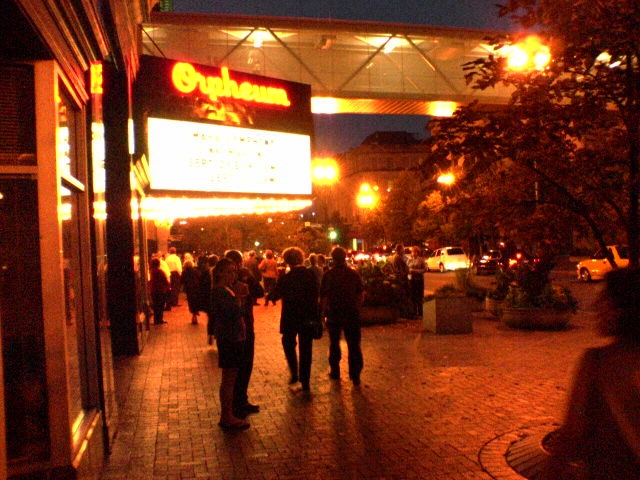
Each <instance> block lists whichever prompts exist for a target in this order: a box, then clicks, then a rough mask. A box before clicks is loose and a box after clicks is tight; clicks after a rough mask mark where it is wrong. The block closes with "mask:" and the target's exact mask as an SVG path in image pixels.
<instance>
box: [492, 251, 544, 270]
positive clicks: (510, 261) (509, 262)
mask: <svg viewBox="0 0 640 480" xmlns="http://www.w3.org/2000/svg"><path fill="white" fill-rule="evenodd" d="M539 261H540V258H539V257H535V256H533V255H529V254H528V253H526V252H524V251H523V250H516V251H515V252H513V253H512V254H511V256H509V257H508V258H502V259H501V262H502V265H503V266H504V267H505V268H511V269H516V268H518V266H521V265H530V266H532V267H533V266H535V264H536V263H538V262H539Z"/></svg>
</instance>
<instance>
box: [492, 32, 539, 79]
mask: <svg viewBox="0 0 640 480" xmlns="http://www.w3.org/2000/svg"><path fill="white" fill-rule="evenodd" d="M500 53H501V54H502V55H504V56H505V57H506V59H507V68H508V69H509V70H514V71H518V72H522V71H527V70H538V71H542V70H544V69H545V68H546V67H547V65H549V62H550V61H551V52H550V50H549V47H548V46H546V45H543V44H542V42H541V41H540V39H539V38H538V37H536V36H535V35H531V36H529V37H527V38H526V39H525V40H524V41H523V42H520V43H515V44H513V45H506V46H504V47H502V48H501V49H500Z"/></svg>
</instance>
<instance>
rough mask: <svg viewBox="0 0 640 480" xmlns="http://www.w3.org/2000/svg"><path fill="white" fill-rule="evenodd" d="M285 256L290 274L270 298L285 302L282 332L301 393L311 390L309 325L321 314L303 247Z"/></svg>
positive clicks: (295, 382)
mask: <svg viewBox="0 0 640 480" xmlns="http://www.w3.org/2000/svg"><path fill="white" fill-rule="evenodd" d="M282 257H283V259H284V261H285V263H286V264H287V265H288V266H289V271H288V272H287V273H285V274H284V275H283V276H282V277H281V278H280V279H279V280H278V282H277V283H276V286H275V287H274V289H273V290H272V291H271V294H270V295H271V296H272V297H273V298H274V299H275V300H279V299H282V312H281V314H280V333H281V334H282V348H283V350H284V355H285V358H286V360H287V365H288V366H289V372H290V374H291V377H290V379H289V384H290V385H292V388H293V389H296V388H297V386H295V385H296V384H297V383H298V381H299V382H300V384H301V388H302V390H303V391H309V390H310V383H309V382H310V379H311V361H312V356H313V350H312V347H313V332H312V331H311V328H310V324H311V323H312V322H315V321H317V319H318V314H319V312H318V282H317V280H316V276H315V274H314V273H313V272H312V271H311V270H309V269H308V268H307V267H305V266H304V252H303V251H302V250H301V249H300V248H298V247H289V248H287V249H285V250H284V252H282ZM296 345H297V347H298V352H299V358H298V354H297V353H296Z"/></svg>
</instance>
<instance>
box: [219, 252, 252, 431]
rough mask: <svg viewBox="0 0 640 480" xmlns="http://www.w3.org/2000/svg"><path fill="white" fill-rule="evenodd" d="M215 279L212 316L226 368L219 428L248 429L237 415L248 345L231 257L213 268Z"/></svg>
mask: <svg viewBox="0 0 640 480" xmlns="http://www.w3.org/2000/svg"><path fill="white" fill-rule="evenodd" d="M212 276H213V289H212V290H211V316H212V317H213V319H214V329H215V337H216V345H217V346H218V367H220V368H221V369H222V378H221V380H220V422H219V423H218V425H220V427H221V428H222V429H224V430H245V429H247V428H249V423H248V422H247V421H246V420H243V419H242V418H238V417H237V416H235V415H234V413H233V400H234V392H235V385H236V380H237V378H238V370H239V369H240V367H241V366H242V362H243V358H244V345H245V324H244V319H243V316H242V314H243V312H242V301H243V298H242V296H241V295H238V294H236V292H235V291H234V290H233V285H234V283H235V282H236V280H237V268H236V265H235V264H234V263H233V261H232V260H230V259H228V258H221V259H220V260H219V261H218V263H216V265H215V267H213V272H212Z"/></svg>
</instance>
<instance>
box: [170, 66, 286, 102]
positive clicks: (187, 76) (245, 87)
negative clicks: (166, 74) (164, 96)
mask: <svg viewBox="0 0 640 480" xmlns="http://www.w3.org/2000/svg"><path fill="white" fill-rule="evenodd" d="M171 80H172V81H173V86H174V87H176V90H178V91H179V92H181V93H185V94H190V93H193V92H196V93H197V94H200V95H205V96H207V97H208V98H209V99H210V100H211V101H213V102H217V101H218V100H220V99H223V98H225V99H234V100H239V101H243V102H255V103H257V104H263V105H280V106H283V107H289V106H291V102H290V101H289V96H288V94H287V90H285V89H284V88H277V87H270V86H267V85H261V84H259V83H251V82H250V81H246V80H245V81H244V82H242V83H240V84H238V82H236V81H235V80H233V79H232V78H231V74H230V73H229V69H228V68H227V67H222V68H221V69H220V76H215V75H206V74H203V73H201V72H199V71H198V70H196V67H194V66H193V65H192V64H190V63H185V62H177V63H176V64H175V65H174V66H173V69H172V72H171Z"/></svg>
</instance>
